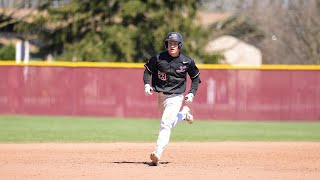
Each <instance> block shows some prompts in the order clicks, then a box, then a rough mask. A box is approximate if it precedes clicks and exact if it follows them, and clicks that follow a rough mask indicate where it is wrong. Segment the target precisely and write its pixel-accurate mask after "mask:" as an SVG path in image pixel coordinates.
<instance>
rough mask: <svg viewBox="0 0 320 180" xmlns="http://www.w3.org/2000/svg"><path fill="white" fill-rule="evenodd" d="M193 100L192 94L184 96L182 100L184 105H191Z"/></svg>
mask: <svg viewBox="0 0 320 180" xmlns="http://www.w3.org/2000/svg"><path fill="white" fill-rule="evenodd" d="M193 98H194V95H193V94H192V93H189V94H187V95H186V97H185V98H184V100H185V101H186V104H189V103H192V101H193Z"/></svg>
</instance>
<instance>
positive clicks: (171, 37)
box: [164, 32, 183, 49]
mask: <svg viewBox="0 0 320 180" xmlns="http://www.w3.org/2000/svg"><path fill="white" fill-rule="evenodd" d="M168 41H177V42H179V49H181V48H182V45H183V38H182V35H181V34H180V33H178V32H169V33H168V34H167V36H166V40H165V41H164V44H165V46H166V48H168Z"/></svg>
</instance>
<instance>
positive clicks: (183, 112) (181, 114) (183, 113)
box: [177, 106, 193, 124]
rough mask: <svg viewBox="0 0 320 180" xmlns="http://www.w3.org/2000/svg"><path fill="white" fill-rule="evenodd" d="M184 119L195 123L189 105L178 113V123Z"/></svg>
mask: <svg viewBox="0 0 320 180" xmlns="http://www.w3.org/2000/svg"><path fill="white" fill-rule="evenodd" d="M183 120H184V121H187V122H188V123H189V124H192V123H193V116H192V114H191V113H190V108H189V107H188V106H183V107H182V110H181V111H180V112H179V113H178V115H177V123H179V122H181V121H183Z"/></svg>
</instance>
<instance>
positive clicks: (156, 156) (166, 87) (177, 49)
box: [143, 32, 201, 166]
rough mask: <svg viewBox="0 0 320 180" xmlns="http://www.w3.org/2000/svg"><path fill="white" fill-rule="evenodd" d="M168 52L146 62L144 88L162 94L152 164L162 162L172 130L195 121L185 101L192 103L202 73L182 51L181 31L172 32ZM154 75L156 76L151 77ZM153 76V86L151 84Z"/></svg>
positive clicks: (147, 93)
mask: <svg viewBox="0 0 320 180" xmlns="http://www.w3.org/2000/svg"><path fill="white" fill-rule="evenodd" d="M164 43H165V47H166V51H164V52H160V53H158V54H155V55H154V56H152V57H151V58H150V59H149V60H148V62H147V63H146V64H145V65H144V66H145V71H144V74H143V81H144V91H145V94H146V95H147V96H150V95H152V93H153V91H155V92H157V93H158V105H159V109H160V112H161V113H162V117H161V123H160V129H159V136H158V140H157V144H156V147H155V150H154V152H152V153H151V155H150V159H151V161H152V164H153V165H155V166H157V165H158V164H159V161H160V158H161V155H162V153H163V151H164V149H165V147H166V145H167V144H168V143H169V140H170V135H171V129H172V128H173V127H174V126H175V125H176V124H177V123H179V122H181V121H182V120H185V121H188V122H189V123H190V124H192V123H193V116H192V115H191V114H190V109H189V107H187V106H184V107H183V108H182V110H181V111H180V108H181V106H182V103H183V101H184V100H185V103H186V104H188V103H191V102H192V101H193V98H194V96H195V95H196V92H197V89H198V86H199V84H200V82H201V81H200V72H199V69H198V68H197V66H196V65H195V62H194V61H193V60H192V59H191V58H189V57H187V56H185V55H183V54H182V53H181V49H182V45H183V38H182V36H181V34H180V33H178V32H170V33H168V34H167V36H166V39H165V41H164ZM187 74H188V75H189V77H190V79H191V80H192V83H191V87H190V90H189V92H188V94H187V95H186V96H185V97H184V92H185V91H186V81H187ZM151 78H152V79H151ZM150 79H151V85H150Z"/></svg>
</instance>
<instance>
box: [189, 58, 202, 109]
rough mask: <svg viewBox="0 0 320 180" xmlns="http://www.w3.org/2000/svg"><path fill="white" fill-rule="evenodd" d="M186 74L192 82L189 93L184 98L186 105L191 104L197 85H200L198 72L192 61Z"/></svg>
mask: <svg viewBox="0 0 320 180" xmlns="http://www.w3.org/2000/svg"><path fill="white" fill-rule="evenodd" d="M188 74H189V76H190V79H191V81H192V82H191V87H190V90H189V93H188V94H187V95H186V97H185V101H186V103H191V102H192V101H193V98H194V96H195V95H196V93H197V90H198V87H199V84H200V83H201V79H200V71H199V69H198V67H197V66H196V64H195V62H194V61H193V60H192V61H191V63H190V67H189V68H188Z"/></svg>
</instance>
